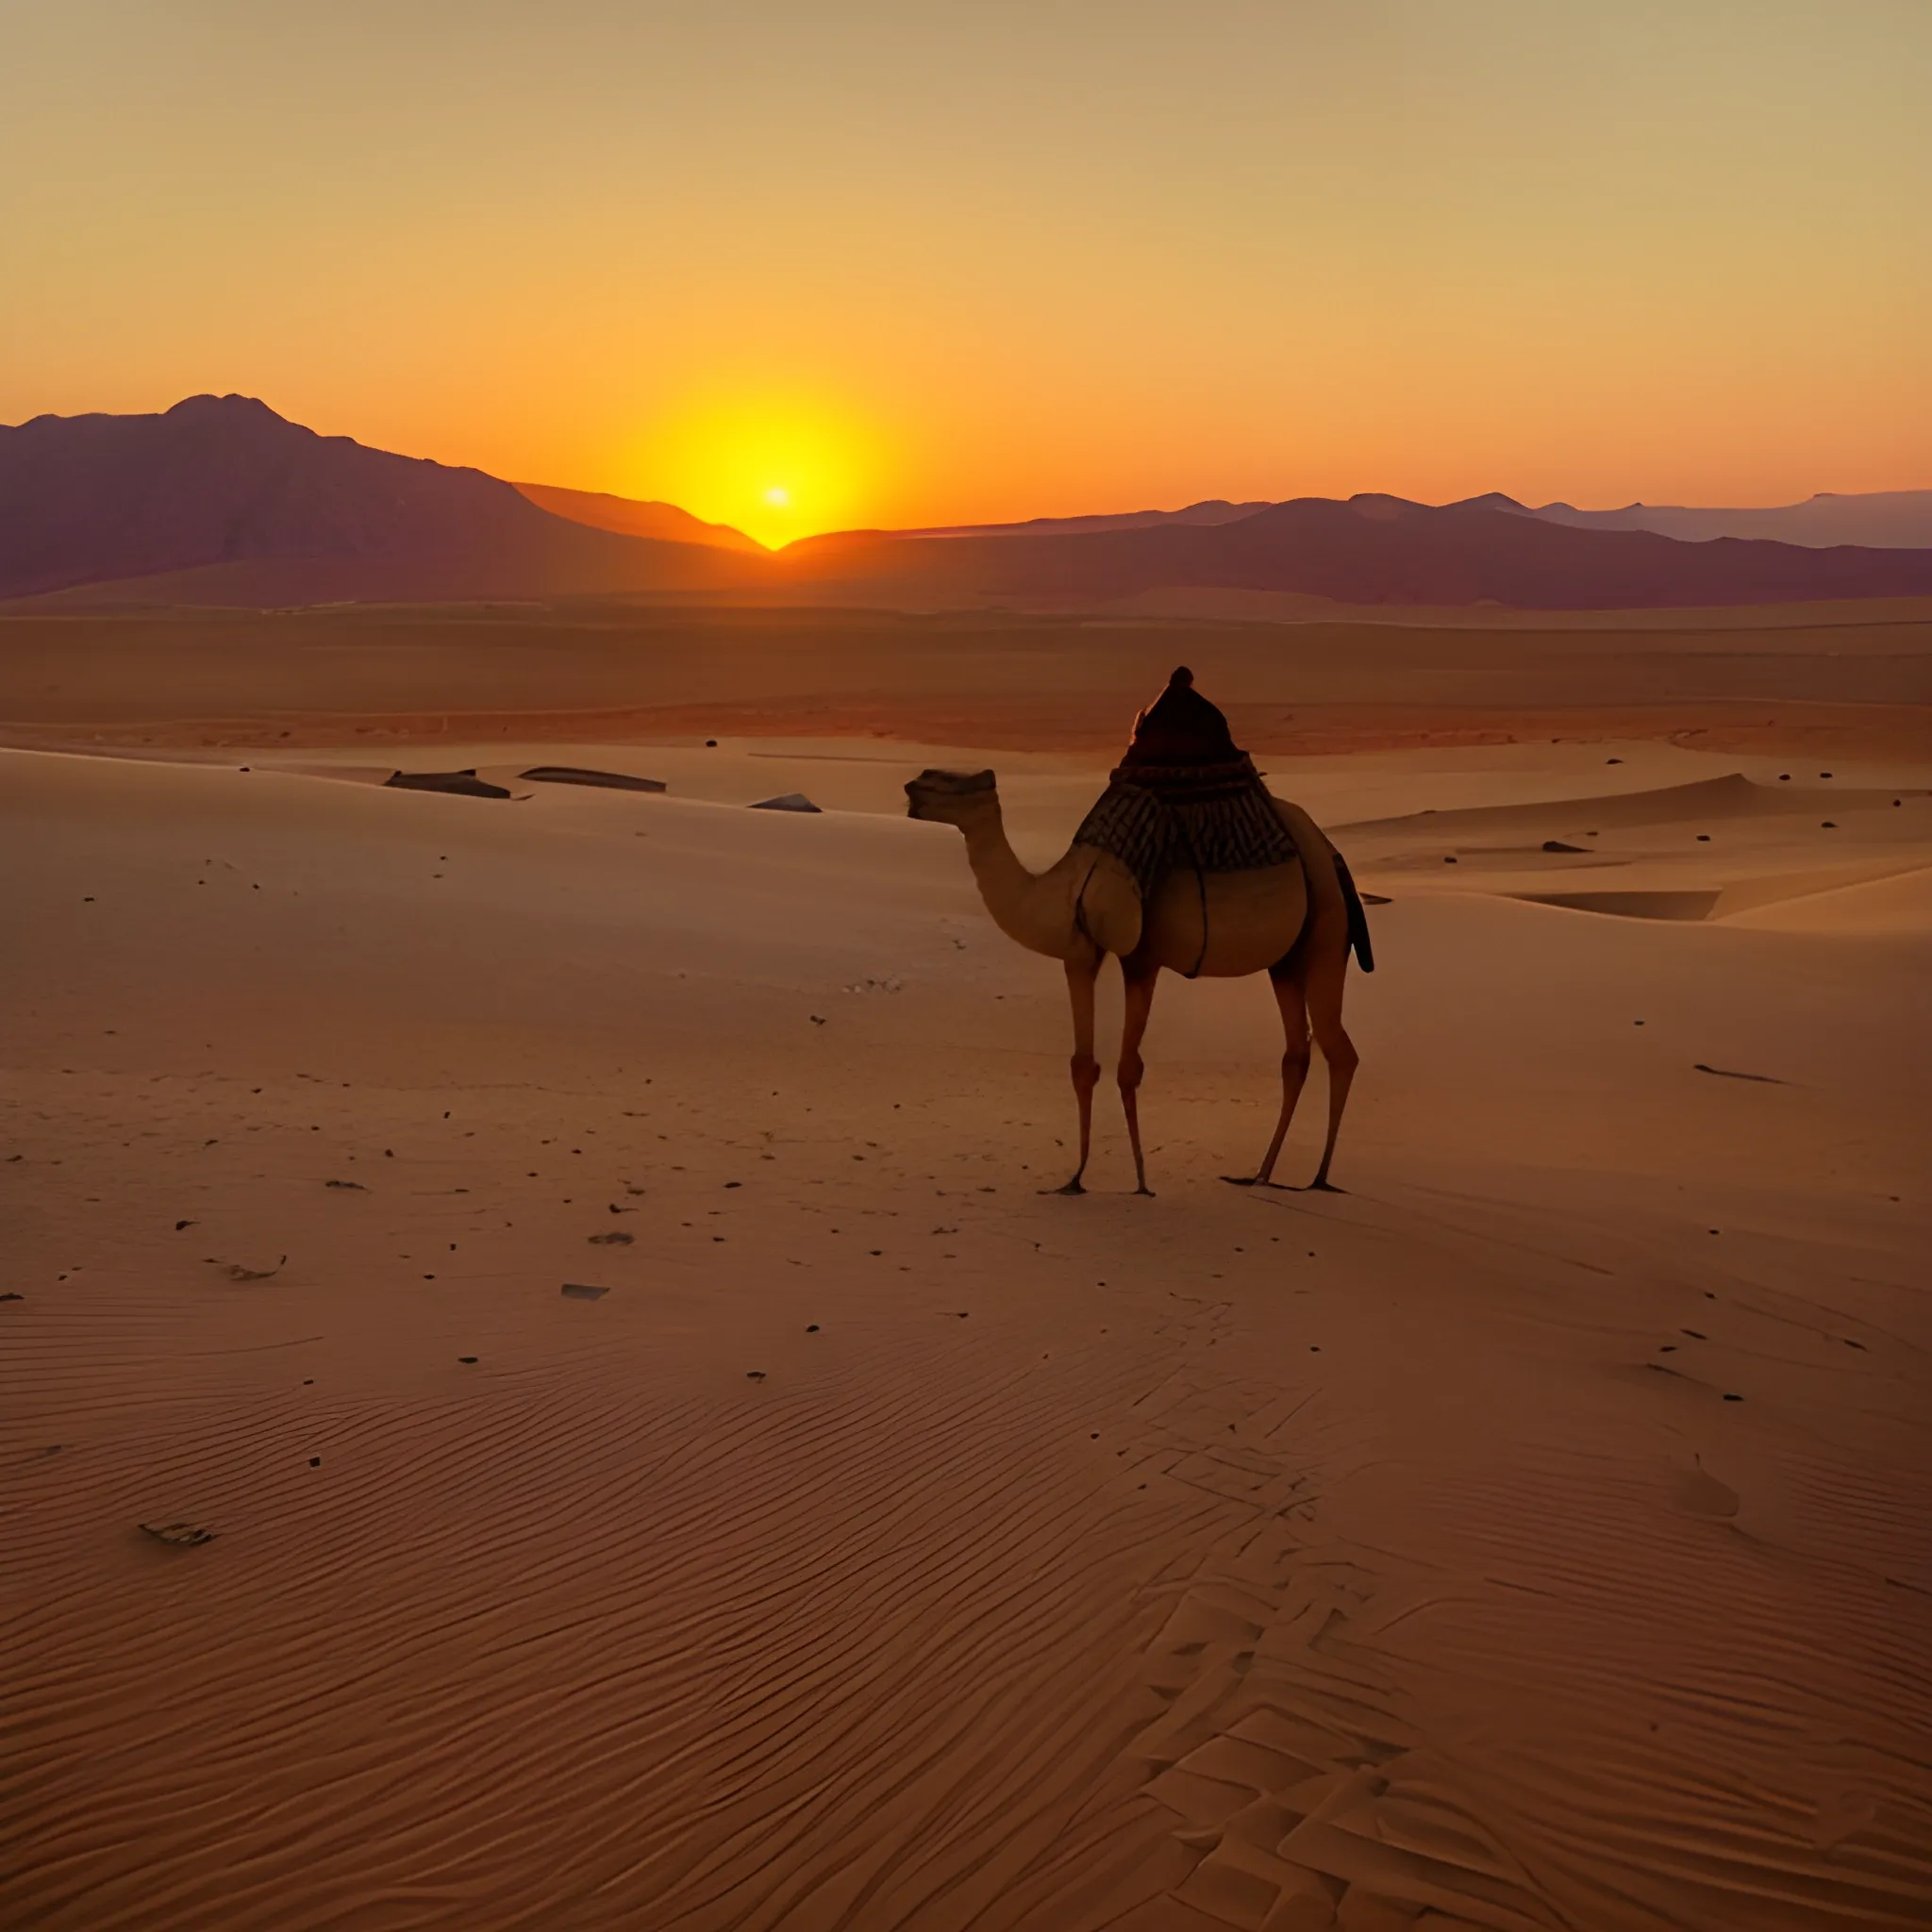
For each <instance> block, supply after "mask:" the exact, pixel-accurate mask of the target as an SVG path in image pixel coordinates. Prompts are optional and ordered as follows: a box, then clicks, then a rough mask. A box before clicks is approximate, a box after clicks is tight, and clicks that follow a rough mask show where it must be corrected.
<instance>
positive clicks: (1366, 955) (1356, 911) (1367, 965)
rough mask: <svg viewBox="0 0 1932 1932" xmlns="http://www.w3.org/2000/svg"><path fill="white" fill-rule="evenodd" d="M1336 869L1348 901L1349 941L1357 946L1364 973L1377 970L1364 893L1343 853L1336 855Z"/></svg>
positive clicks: (1356, 955) (1342, 891)
mask: <svg viewBox="0 0 1932 1932" xmlns="http://www.w3.org/2000/svg"><path fill="white" fill-rule="evenodd" d="M1335 871H1336V874H1337V875H1338V876H1339V877H1340V878H1341V896H1342V897H1343V898H1344V899H1346V900H1347V901H1348V942H1349V944H1350V945H1351V946H1353V947H1354V948H1355V957H1356V958H1357V961H1358V962H1359V963H1360V965H1361V969H1362V971H1363V972H1364V973H1373V972H1374V970H1375V950H1374V947H1373V946H1372V945H1370V943H1369V915H1368V913H1367V912H1365V911H1364V910H1363V909H1362V895H1361V894H1360V893H1359V892H1357V891H1356V889H1355V879H1354V877H1353V876H1352V875H1351V874H1350V872H1349V870H1348V860H1347V859H1345V858H1342V856H1341V853H1339V852H1338V853H1337V854H1336V855H1335Z"/></svg>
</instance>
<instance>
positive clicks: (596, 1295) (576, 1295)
mask: <svg viewBox="0 0 1932 1932" xmlns="http://www.w3.org/2000/svg"><path fill="white" fill-rule="evenodd" d="M563 1291H564V1293H565V1294H567V1295H568V1296H569V1297H570V1298H571V1300H572V1301H574V1302H595V1301H602V1300H603V1299H604V1297H605V1296H606V1295H607V1294H608V1293H609V1292H610V1291H609V1290H608V1288H593V1287H592V1286H591V1283H590V1282H588V1281H566V1282H565V1283H564V1284H563Z"/></svg>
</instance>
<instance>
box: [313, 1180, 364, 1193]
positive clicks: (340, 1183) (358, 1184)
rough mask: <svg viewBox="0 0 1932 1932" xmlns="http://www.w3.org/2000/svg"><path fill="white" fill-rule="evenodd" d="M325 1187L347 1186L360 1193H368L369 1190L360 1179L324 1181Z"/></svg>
mask: <svg viewBox="0 0 1932 1932" xmlns="http://www.w3.org/2000/svg"><path fill="white" fill-rule="evenodd" d="M323 1186H324V1187H325V1188H347V1189H350V1190H352V1191H354V1192H356V1193H358V1194H366V1193H367V1192H368V1191H369V1190H368V1189H367V1188H365V1187H364V1186H363V1185H362V1183H361V1182H360V1181H324V1182H323Z"/></svg>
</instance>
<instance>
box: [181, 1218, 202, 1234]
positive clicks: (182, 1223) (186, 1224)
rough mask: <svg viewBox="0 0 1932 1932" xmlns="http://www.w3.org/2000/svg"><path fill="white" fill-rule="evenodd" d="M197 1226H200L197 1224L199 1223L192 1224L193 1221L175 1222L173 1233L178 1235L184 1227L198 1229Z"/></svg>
mask: <svg viewBox="0 0 1932 1932" xmlns="http://www.w3.org/2000/svg"><path fill="white" fill-rule="evenodd" d="M199 1225H200V1223H199V1222H194V1221H177V1222H176V1223H175V1233H176V1234H179V1233H180V1232H181V1230H182V1229H183V1228H184V1227H198V1226H199Z"/></svg>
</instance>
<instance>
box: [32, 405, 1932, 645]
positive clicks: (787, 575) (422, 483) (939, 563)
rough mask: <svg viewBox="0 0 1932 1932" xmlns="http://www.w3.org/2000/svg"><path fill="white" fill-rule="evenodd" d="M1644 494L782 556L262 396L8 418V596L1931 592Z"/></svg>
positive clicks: (1242, 511) (957, 532) (926, 600)
mask: <svg viewBox="0 0 1932 1932" xmlns="http://www.w3.org/2000/svg"><path fill="white" fill-rule="evenodd" d="M1926 493H1928V494H1932V492H1926ZM1907 494H1911V492H1907ZM1861 501H1863V499H1857V498H1849V499H1813V502H1814V503H1820V502H1823V503H1827V504H1829V503H1837V504H1840V505H1844V504H1857V503H1859V502H1861ZM553 507H556V508H562V509H563V510H564V511H565V514H561V515H559V514H554V513H553ZM1792 508H1794V509H1806V508H1808V506H1793V507H1792ZM1558 510H1561V511H1563V514H1561V515H1558V514H1557V513H1556V512H1557V511H1558ZM1545 512H1548V513H1547V514H1546V513H1545ZM1631 514H1632V512H1631V511H1617V512H1603V513H1596V512H1584V511H1574V510H1568V509H1567V508H1565V507H1563V506H1545V509H1544V510H1543V511H1533V510H1530V509H1528V508H1525V507H1524V505H1522V504H1520V503H1517V502H1516V501H1515V500H1514V499H1513V498H1509V497H1505V496H1500V495H1491V496H1488V497H1479V498H1473V499H1470V500H1469V501H1467V502H1464V503H1460V504H1450V505H1446V506H1442V507H1441V508H1436V507H1431V506H1429V505H1426V504H1420V503H1411V502H1409V501H1407V499H1405V498H1402V497H1397V496H1389V495H1384V494H1378V493H1374V492H1364V493H1363V494H1360V495H1357V496H1354V497H1351V498H1350V499H1349V500H1348V501H1347V502H1345V503H1342V502H1337V501H1335V500H1333V499H1331V498H1326V497H1301V498H1295V499H1292V500H1291V501H1289V502H1286V503H1278V504H1263V505H1254V504H1235V503H1226V502H1221V501H1210V502H1205V503H1198V504H1192V505H1190V506H1189V507H1188V508H1185V509H1181V510H1175V511H1162V510H1141V511H1129V512H1126V513H1124V514H1121V515H1110V516H1099V517H1075V518H1042V519H1036V520H1034V521H1033V522H1031V523H1027V524H1022V525H990V526H972V525H965V526H957V527H953V528H950V529H946V530H941V531H845V532H841V533H838V534H835V535H829V536H824V537H816V538H809V539H807V540H805V541H800V542H797V543H793V544H791V545H790V546H788V547H787V548H786V549H784V550H783V551H779V552H775V553H773V552H767V551H765V550H763V549H762V548H761V547H759V546H758V545H757V544H755V543H753V542H752V541H751V540H750V539H749V538H746V537H744V536H743V535H742V533H741V532H737V531H732V530H728V529H726V528H724V526H722V525H706V524H701V523H699V522H698V520H697V519H695V518H692V517H691V516H689V515H688V514H687V513H686V512H685V511H683V510H681V509H678V508H676V507H675V506H674V505H669V504H645V503H634V502H631V501H630V500H628V499H626V498H622V497H614V496H605V495H599V494H597V493H595V492H591V491H567V490H557V489H551V488H548V487H546V486H541V485H527V486H523V487H521V488H520V487H518V486H516V485H513V484H510V483H506V482H503V481H501V480H499V479H498V478H496V477H494V476H490V475H485V474H484V473H483V472H481V471H480V470H473V469H459V468H452V467H449V466H447V465H444V464H441V463H436V462H429V461H425V460H421V459H418V458H408V457H400V456H395V455H391V454H390V453H389V452H387V451H383V450H376V449H370V448H367V447H365V446H364V445H362V444H361V443H358V442H356V441H353V440H352V439H350V438H348V437H344V436H327V437H325V436H318V435H317V434H315V432H314V431H312V430H309V429H307V428H304V427H303V426H301V425H298V424H294V423H291V422H288V421H286V420H285V419H284V418H282V417H281V416H278V415H277V414H276V413H275V411H274V410H273V409H271V408H268V407H267V405H265V404H263V403H260V402H258V401H255V400H253V399H251V398H249V397H246V396H240V395H229V396H211V395H208V396H191V397H190V398H188V399H187V400H186V401H185V402H181V403H177V404H176V405H175V407H174V408H171V409H168V410H166V411H164V412H162V413H160V414H158V415H151V416H107V415H94V416H76V417H58V416H40V417H36V418H35V419H34V420H33V421H32V422H30V423H26V424H23V425H19V426H18V427H12V428H7V427H0V597H15V598H18V597H25V596H30V595H34V594H37V593H45V592H63V591H69V590H71V589H73V588H75V587H83V586H109V585H111V586H116V587H118V588H117V590H116V593H115V601H123V602H125V601H127V600H128V599H129V598H132V599H134V600H135V601H143V600H149V599H156V600H159V601H163V602H175V603H182V604H191V605H192V604H215V605H222V604H229V605H235V604H240V605H244V606H246V605H284V604H299V603H322V602H334V601H359V602H380V601H423V600H425V599H426V600H453V601H474V600H477V599H505V598H508V599H541V598H546V597H554V596H560V595H561V596H568V595H577V594H606V593H612V592H617V593H623V592H645V593H675V594H690V593H696V594H710V595H716V596H721V597H736V598H739V599H741V600H750V601H755V602H760V603H773V602H783V601H787V600H790V601H805V602H812V603H819V604H826V603H836V602H840V601H851V602H853V603H855V604H863V605H869V606H877V605H880V604H882V603H883V604H889V605H890V604H894V603H897V604H901V605H903V606H905V607H908V608H933V607H944V606H958V605H961V604H966V605H972V604H986V603H989V602H994V603H997V602H1009V603H1015V604H1026V603H1034V604H1038V605H1041V606H1044V607H1048V608H1066V607H1067V606H1069V605H1092V606H1105V605H1108V604H1111V603H1115V602H1117V601H1119V600H1121V599H1124V598H1131V597H1136V596H1140V595H1142V594H1144V593H1147V592H1150V591H1184V592H1185V591H1216V592H1220V591H1243V592H1247V591H1256V592H1264V593H1274V592H1291V593H1294V594H1296V595H1300V596H1307V597H1318V598H1324V599H1328V600H1331V601H1334V602H1337V603H1342V604H1350V605H1359V606H1377V605H1382V606H1438V607H1441V606H1457V607H1470V606H1476V605H1481V604H1485V603H1492V604H1497V605H1502V606H1507V607H1510V608H1519V609H1550V610H1564V609H1618V608H1668V607H1691V606H1700V605H1704V606H1712V605H1739V604H1760V603H1763V604H1769V603H1794V602H1812V601H1821V600H1827V599H1843V598H1870V597H1900V596H1919V595H1932V547H1925V548H1869V547H1849V546H1836V547H1829V548H1823V547H1807V546H1804V545H1797V544H1790V543H1783V542H1774V541H1761V540H1743V539H1740V538H1737V537H1731V536H1717V537H1713V538H1709V539H1707V540H1703V539H1701V540H1700V541H1680V540H1679V539H1677V538H1675V537H1673V536H1669V535H1662V534H1658V533H1657V532H1655V531H1652V530H1649V529H1643V528H1624V527H1604V526H1603V521H1602V520H1603V518H1604V517H1610V518H1618V517H1624V518H1627V517H1628V516H1630V515H1631ZM1682 514H1685V515H1694V514H1697V513H1696V512H1683V513H1682ZM1720 514H1728V513H1720ZM1814 521H1815V519H1814ZM686 538H691V539H693V541H684V540H685V539H686Z"/></svg>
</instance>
